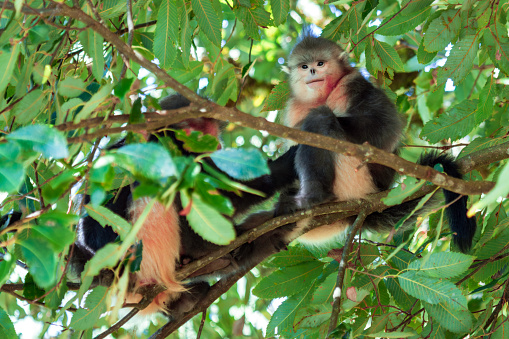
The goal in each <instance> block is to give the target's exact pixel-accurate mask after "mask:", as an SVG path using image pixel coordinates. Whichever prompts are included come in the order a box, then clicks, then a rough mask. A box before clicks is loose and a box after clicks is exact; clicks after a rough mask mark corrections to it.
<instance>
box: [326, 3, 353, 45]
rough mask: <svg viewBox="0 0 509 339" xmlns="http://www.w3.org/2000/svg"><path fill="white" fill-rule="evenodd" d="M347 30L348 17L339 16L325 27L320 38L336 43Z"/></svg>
mask: <svg viewBox="0 0 509 339" xmlns="http://www.w3.org/2000/svg"><path fill="white" fill-rule="evenodd" d="M350 10H351V9H350ZM349 29H350V23H349V21H348V15H346V14H345V15H340V16H338V17H337V18H336V19H334V20H332V21H331V22H329V23H328V24H327V26H325V28H324V29H323V31H322V35H321V36H322V37H324V38H326V39H329V40H332V41H338V40H339V39H341V36H342V35H343V34H344V33H346V32H348V30H349Z"/></svg>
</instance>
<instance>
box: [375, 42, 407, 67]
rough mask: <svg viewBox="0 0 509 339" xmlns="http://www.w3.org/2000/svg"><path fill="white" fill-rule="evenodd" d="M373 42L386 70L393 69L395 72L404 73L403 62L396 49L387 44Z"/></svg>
mask: <svg viewBox="0 0 509 339" xmlns="http://www.w3.org/2000/svg"><path fill="white" fill-rule="evenodd" d="M373 41H374V49H375V52H376V54H377V56H378V57H379V58H380V60H381V61H382V65H383V67H384V69H385V68H391V69H394V70H395V71H399V72H403V71H404V68H403V62H402V61H401V58H400V57H399V55H398V53H397V52H396V50H395V49H394V47H392V46H391V45H389V44H388V43H386V42H383V41H378V40H376V39H373Z"/></svg>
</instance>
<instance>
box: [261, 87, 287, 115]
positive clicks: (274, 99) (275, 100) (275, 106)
mask: <svg viewBox="0 0 509 339" xmlns="http://www.w3.org/2000/svg"><path fill="white" fill-rule="evenodd" d="M289 98H290V86H289V85H288V82H286V81H282V82H280V83H279V84H277V85H276V86H275V87H274V88H273V89H272V91H270V94H269V97H268V98H267V100H266V101H265V105H264V106H263V109H262V112H265V111H275V110H282V109H283V108H285V106H286V102H287V101H288V99H289Z"/></svg>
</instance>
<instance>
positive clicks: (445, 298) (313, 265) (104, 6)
mask: <svg viewBox="0 0 509 339" xmlns="http://www.w3.org/2000/svg"><path fill="white" fill-rule="evenodd" d="M1 8H2V9H1V12H0V13H1V14H0V15H1V17H0V28H1V35H0V76H1V77H2V79H1V81H0V93H2V95H1V96H0V115H1V117H2V119H0V127H1V131H2V134H1V135H0V158H1V159H2V162H1V165H0V191H1V192H5V194H4V196H3V197H4V200H3V201H2V203H1V206H0V207H1V214H2V215H4V218H2V222H3V225H0V243H1V247H2V249H1V250H0V285H2V289H1V293H0V317H1V321H0V324H1V326H0V337H2V338H15V337H17V334H16V333H18V334H19V333H23V335H25V336H27V337H30V336H32V335H34V336H35V335H38V333H39V332H40V334H41V335H42V334H44V333H45V334H46V335H47V336H55V337H69V334H68V333H69V332H70V331H71V330H72V331H73V332H72V334H71V335H70V336H71V337H80V338H81V337H84V338H91V337H92V335H93V334H94V335H98V334H99V333H101V332H103V331H105V330H106V329H108V328H109V327H111V326H112V324H113V323H115V321H116V320H118V319H119V313H118V311H119V308H120V307H121V306H122V305H121V303H119V302H118V300H123V296H124V295H125V293H126V290H127V288H128V278H129V272H128V270H127V269H126V270H121V269H119V265H117V264H118V262H119V261H120V260H123V259H125V258H124V254H125V253H126V252H127V251H128V250H129V249H130V248H131V245H132V244H134V243H135V241H136V232H137V230H138V229H139V228H140V227H141V222H137V223H135V224H134V225H131V223H130V222H129V221H127V220H124V219H122V218H121V217H120V216H118V215H116V214H114V213H113V212H111V211H109V210H108V209H106V208H104V207H103V206H102V205H103V204H104V203H105V202H107V201H108V200H110V199H112V198H113V196H112V194H111V192H112V191H113V190H115V189H118V188H119V187H122V186H125V185H126V184H128V183H131V182H133V181H135V180H136V181H138V182H139V186H138V188H137V189H136V191H135V192H134V194H135V197H143V196H148V197H153V198H157V199H158V200H159V201H161V202H162V203H164V204H166V205H170V204H171V203H172V202H173V200H174V198H175V197H176V195H177V194H180V196H181V198H182V201H183V204H184V206H185V207H186V208H185V211H182V212H184V213H183V215H186V216H187V217H188V220H189V222H190V224H191V226H192V227H193V228H194V230H195V231H196V232H197V233H198V234H200V235H201V236H202V237H204V238H205V239H208V240H210V241H212V242H215V243H218V244H228V243H230V242H231V241H232V240H233V239H234V237H235V232H234V229H233V227H234V226H233V224H232V222H231V221H230V219H229V218H227V216H230V215H232V212H233V211H232V207H231V204H230V202H229V201H228V199H226V198H224V197H222V196H220V195H217V194H216V193H215V192H217V189H223V190H230V191H234V192H237V193H239V194H241V191H243V190H248V188H247V187H245V186H243V185H242V184H240V183H237V182H235V181H233V180H232V179H231V178H228V177H227V176H225V175H223V174H221V173H219V172H217V171H216V170H214V169H212V168H210V167H208V166H207V165H206V163H205V162H203V157H211V158H212V159H214V161H216V162H217V164H218V165H219V167H221V166H223V167H221V168H222V169H223V170H224V171H226V172H227V173H228V174H229V175H230V176H231V177H233V178H234V179H237V180H240V181H242V180H246V179H249V178H252V177H255V176H259V175H262V174H264V173H266V171H267V167H266V164H265V162H264V160H263V159H262V158H261V154H265V155H266V156H269V157H271V156H275V155H278V154H280V153H281V151H282V150H283V149H284V147H281V141H280V140H279V139H278V138H277V137H278V136H279V137H281V136H285V135H286V134H285V133H284V131H283V132H281V131H280V130H278V129H277V128H276V127H274V126H273V125H271V124H269V123H266V122H259V120H257V123H254V122H252V121H253V120H248V119H245V117H244V116H243V115H242V114H241V111H243V112H248V113H249V114H250V115H252V116H255V117H267V118H268V119H269V120H271V121H274V119H275V118H274V117H275V110H281V109H282V108H283V107H284V103H285V101H286V99H287V98H288V95H289V89H288V85H287V84H286V83H285V82H284V80H285V76H284V74H283V73H282V72H281V65H282V64H284V63H285V60H286V57H287V55H288V53H289V52H290V50H291V48H292V46H293V45H294V44H295V42H296V40H297V37H298V35H299V32H301V31H302V28H303V25H304V24H308V25H310V26H309V27H308V29H311V30H315V29H318V27H321V28H323V31H322V33H321V34H322V36H324V37H326V38H329V39H331V40H333V41H336V42H338V43H339V44H340V45H341V46H342V47H343V48H344V49H345V50H346V51H347V52H348V53H349V54H350V56H351V59H352V62H354V63H355V64H356V66H357V67H360V68H361V69H364V70H365V71H367V73H369V74H370V75H371V76H372V77H373V79H372V81H374V82H376V83H377V84H378V85H379V86H380V87H381V88H383V89H384V90H385V91H386V93H387V95H388V96H389V97H390V98H391V99H393V100H394V102H395V103H396V104H397V107H398V109H399V111H400V112H401V114H402V115H403V116H404V118H405V119H406V122H407V124H406V130H405V146H406V147H403V148H402V150H401V152H400V153H401V156H402V157H403V158H406V159H408V160H411V161H415V160H416V159H417V157H418V155H419V154H420V153H421V151H422V150H421V149H419V148H421V147H428V146H429V145H430V144H434V146H436V147H439V148H440V149H442V150H446V149H452V152H454V153H455V154H456V155H459V158H460V159H462V160H464V162H463V163H462V164H463V168H464V169H465V170H468V171H470V172H469V174H468V175H467V177H466V179H468V180H470V181H477V182H478V183H481V182H484V183H486V181H494V182H496V184H495V188H494V189H493V190H492V191H491V192H490V193H489V194H486V195H485V196H483V197H482V198H480V195H471V196H470V201H471V202H472V203H475V204H474V205H473V207H472V208H471V210H470V214H471V215H475V216H476V218H477V224H478V232H477V234H476V236H475V239H474V247H473V248H472V250H471V251H470V253H467V254H461V253H458V252H457V249H455V248H454V246H451V248H450V246H449V244H450V238H451V237H450V232H448V226H447V224H446V223H445V221H444V220H443V217H442V212H443V211H442V209H439V210H436V211H431V212H430V211H428V212H421V211H415V213H417V214H419V217H418V218H417V220H418V223H419V225H420V226H421V227H420V228H417V227H416V228H415V232H414V231H413V230H407V231H406V232H403V231H400V232H398V233H395V234H392V233H391V234H390V236H389V237H387V236H386V234H364V233H363V234H362V237H357V238H356V240H355V241H354V243H353V244H348V246H350V245H351V246H352V251H351V254H350V256H349V257H348V258H347V261H346V263H344V264H345V265H341V266H340V265H338V262H339V261H341V260H340V257H341V255H340V253H341V250H340V251H339V254H338V250H337V248H340V247H341V246H342V245H343V244H342V243H341V242H334V243H331V244H330V248H334V249H335V250H332V251H330V252H329V251H328V250H329V248H310V249H306V248H303V247H302V246H301V245H299V244H292V245H291V246H289V249H288V250H287V251H284V252H281V253H279V254H276V255H275V256H272V257H271V258H269V259H268V260H266V261H265V262H264V263H263V265H261V266H258V267H257V268H256V269H255V270H253V272H252V273H249V274H247V275H246V276H245V277H244V278H242V280H240V283H239V284H238V285H237V288H236V289H235V288H233V289H230V290H228V291H227V292H225V294H224V297H222V298H219V299H218V300H217V301H216V302H215V303H214V304H213V305H212V306H211V307H210V308H209V311H208V315H209V316H208V317H207V318H206V321H205V323H204V327H203V328H202V331H203V332H202V337H204V338H220V337H235V336H240V335H243V334H244V335H246V336H250V337H261V336H263V335H265V336H268V337H269V336H279V337H285V338H323V337H325V336H326V335H327V333H329V327H331V328H332V331H331V332H330V333H329V335H330V336H331V337H338V338H357V337H358V338H363V337H386V338H425V337H426V338H460V337H461V338H462V337H465V336H467V335H469V334H470V335H471V336H470V337H480V336H483V335H487V334H491V338H503V337H504V333H507V330H508V326H509V325H508V324H509V323H508V322H507V319H508V317H507V313H508V312H509V311H508V304H507V301H508V299H509V287H508V286H509V279H508V277H509V246H508V245H507V244H508V243H509V228H508V227H507V225H508V224H509V217H508V216H507V213H506V211H507V208H508V205H507V204H508V203H507V199H506V198H505V197H506V196H507V194H508V192H509V180H507V179H508V166H509V165H507V162H506V161H503V160H504V159H506V158H507V157H508V155H507V149H508V146H507V145H508V144H507V135H508V131H509V109H508V108H509V105H508V101H509V90H508V87H507V86H505V84H506V83H507V79H508V76H509V37H508V27H509V25H508V24H507V20H508V17H509V5H508V4H507V2H504V1H497V0H482V1H471V0H468V1H467V0H466V1H463V2H458V3H452V2H442V1H433V0H402V1H379V0H365V1H357V2H353V1H348V0H341V1H337V2H334V3H330V4H322V3H319V4H316V3H314V2H310V1H304V0H300V1H289V0H271V1H269V2H268V3H265V2H263V1H259V0H239V1H228V0H191V1H190V2H185V1H182V0H154V1H147V0H138V1H130V0H128V1H126V2H122V1H120V2H119V1H112V0H96V1H93V0H92V1H90V0H73V1H71V0H63V1H51V0H50V1H41V0H27V1H4V2H2V6H1ZM451 46H452V47H451ZM167 75H169V76H171V78H170V77H168V76H167ZM183 86H185V87H187V88H188V89H190V90H191V91H188V92H185V93H184V91H185V89H184V87H183ZM169 87H171V88H172V89H169ZM174 91H180V92H181V93H183V94H185V95H186V94H187V95H186V96H190V95H189V93H192V92H197V93H199V94H200V95H201V96H203V97H206V98H208V99H210V100H211V101H213V102H215V103H217V104H218V105H220V106H224V107H225V108H223V109H222V110H221V108H217V106H210V105H208V104H207V101H206V100H201V101H200V100H199V99H197V98H196V97H190V98H189V99H191V101H192V102H193V105H196V106H195V109H194V110H193V111H192V112H191V113H189V114H195V115H196V116H207V114H214V115H213V116H214V117H215V118H217V119H221V120H223V121H226V120H230V121H234V122H237V123H236V124H234V123H229V124H227V125H226V127H225V129H224V132H223V134H222V141H223V146H224V148H226V149H224V148H223V150H219V151H217V148H218V147H217V145H218V143H217V140H215V139H214V138H211V137H210V136H204V135H198V134H186V133H179V132H177V138H179V140H180V141H182V142H183V143H184V144H185V146H184V147H185V148H186V149H187V150H191V151H194V152H199V153H204V155H201V156H199V157H196V158H195V157H190V156H183V155H182V154H181V152H179V151H178V149H177V148H176V147H175V145H174V144H173V143H172V142H171V140H167V139H165V138H162V139H161V142H160V143H159V144H153V143H146V142H145V138H144V136H146V132H153V131H156V130H159V129H162V128H164V126H167V125H168V124H170V123H174V122H177V121H179V120H182V119H184V118H186V117H189V116H184V113H182V115H179V114H180V113H179V112H177V113H175V114H172V115H168V116H166V117H164V116H163V117H161V116H158V115H157V114H155V113H153V112H154V111H155V110H156V109H158V108H159V105H158V103H157V102H158V99H159V98H161V97H164V96H165V95H166V94H168V93H173V92H174ZM366 100H369V98H366ZM211 107H212V108H211ZM214 107H215V108H214ZM233 107H236V108H237V109H238V110H235V109H233ZM211 109H212V110H214V109H216V110H218V111H214V112H212V113H210V112H209V111H207V110H211ZM142 112H143V114H142ZM204 112H205V113H204ZM200 114H201V115H200ZM246 127H251V128H246ZM254 128H256V129H254ZM266 130H267V131H269V130H270V131H271V133H272V131H274V133H272V134H268V133H266V132H265V131H266ZM277 131H279V132H277ZM121 138H126V142H127V145H125V146H122V147H120V148H116V149H110V150H107V149H106V147H105V146H106V145H114V144H115V143H116V142H117V141H118V140H119V139H121ZM301 140H305V139H301ZM412 146H414V147H412ZM463 146H465V147H463ZM230 147H231V148H233V149H230ZM254 150H255V151H254ZM280 150H281V151H280ZM397 169H398V170H399V171H400V172H402V173H403V174H405V173H407V172H406V171H407V169H408V168H406V167H405V168H402V169H399V168H397ZM420 179H428V180H430V178H422V177H421V178H420ZM444 184H447V183H444ZM408 185H410V186H409V187H410V189H406V190H405V188H408ZM426 186H427V185H426V184H425V183H424V181H419V182H417V183H416V181H415V180H414V179H411V178H406V179H405V181H404V184H402V185H401V186H400V187H399V188H397V189H395V190H394V191H393V193H391V195H390V196H389V197H388V198H387V199H386V200H384V201H385V202H386V203H387V204H390V205H397V204H398V203H400V202H401V201H402V199H404V198H405V197H406V196H409V195H410V194H411V193H418V192H420V191H422V187H426ZM464 187H465V186H463V188H464ZM461 189H462V188H460V190H461ZM405 191H406V192H405ZM465 192H466V191H465ZM77 193H87V194H88V195H90V203H87V204H84V203H83V202H81V200H80V199H75V196H76V194H77ZM479 193H480V192H479ZM483 193H487V191H483ZM426 199H429V196H428V197H426ZM191 201H192V204H191V203H190V202H191ZM189 208H190V210H189ZM10 212H14V213H15V214H13V215H12V218H14V215H16V213H18V212H21V213H22V215H23V218H22V219H21V220H20V221H17V222H14V223H12V222H11V223H9V218H11V217H10V216H9V213H10ZM358 212H359V211H357V213H358ZM84 213H88V215H90V216H92V217H93V218H94V219H96V220H97V221H98V222H99V223H101V224H102V225H111V226H113V227H114V229H115V230H116V232H117V233H118V234H119V236H120V239H119V242H115V243H112V244H109V245H108V246H106V247H105V248H103V249H102V250H100V251H99V252H98V253H97V255H96V256H95V257H94V259H93V260H92V261H90V262H89V264H88V265H87V266H86V267H85V271H84V273H83V275H82V277H81V284H79V285H76V284H72V283H71V280H73V279H74V280H75V279H76V277H71V276H68V275H66V273H65V271H66V268H67V260H66V259H67V257H68V256H69V254H70V251H72V246H71V245H72V243H73V242H74V237H75V232H74V231H73V230H74V227H75V225H76V223H77V222H78V220H79V217H80V216H82V214H84ZM354 214H356V213H354ZM140 220H143V215H142V216H141V217H140ZM251 240H252V239H251ZM348 246H347V247H348ZM343 250H344V249H343ZM133 266H136V265H133ZM131 267H132V266H131ZM102 268H112V269H113V270H114V272H115V279H114V282H113V284H112V285H111V286H110V287H109V288H106V287H104V286H97V287H94V288H93V289H92V291H91V292H89V291H88V289H89V287H90V286H91V284H92V278H93V276H95V275H96V274H97V273H98V272H99V271H100V270H101V269H102ZM342 269H346V272H345V275H346V276H345V278H344V280H343V281H344V284H343V285H342V286H343V288H341V289H340V290H339V293H338V290H337V289H336V283H337V272H338V270H342ZM74 280H73V281H74ZM255 286H256V287H255ZM334 296H339V297H340V299H341V303H340V304H341V306H340V310H339V311H340V315H339V321H338V322H337V324H338V325H337V326H336V323H335V322H334V323H333V325H332V326H331V325H330V322H331V313H332V311H333V306H332V305H331V303H332V302H333V299H334ZM275 298H282V299H278V302H271V300H272V299H275ZM114 300H117V303H115V302H114ZM278 304H279V306H277V305H278ZM112 305H113V306H112ZM107 311H108V312H107ZM270 313H272V314H270ZM333 321H334V320H333ZM165 322H166V321H165V319H163V317H156V318H155V319H154V320H153V321H152V322H151V323H148V322H146V323H141V321H139V322H138V324H139V329H138V330H137V331H138V332H136V329H133V327H132V325H131V326H129V325H127V326H126V327H125V328H118V329H116V330H115V332H114V333H113V334H112V336H113V337H126V336H136V337H148V336H149V335H151V334H152V333H154V332H155V331H156V330H157V329H158V328H160V327H161V326H163V325H164V323H165ZM27 324H29V325H27ZM32 327H33V328H34V329H35V330H36V332H37V333H32V334H31V333H27V332H26V331H27V328H32ZM199 328H200V317H195V318H193V319H192V320H191V321H190V322H189V324H187V325H185V327H184V328H182V329H181V330H180V331H179V332H178V333H177V332H176V333H175V334H172V337H179V335H180V336H183V337H187V336H188V335H189V333H190V332H192V333H193V334H194V333H197V332H198V331H199ZM135 332H136V333H135ZM186 333H187V334H186Z"/></svg>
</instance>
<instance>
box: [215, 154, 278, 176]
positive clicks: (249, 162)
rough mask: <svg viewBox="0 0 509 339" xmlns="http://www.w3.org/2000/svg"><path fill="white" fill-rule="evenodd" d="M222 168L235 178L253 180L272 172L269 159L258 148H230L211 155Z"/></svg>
mask: <svg viewBox="0 0 509 339" xmlns="http://www.w3.org/2000/svg"><path fill="white" fill-rule="evenodd" d="M210 158H211V159H212V160H213V161H214V163H215V164H216V166H217V167H219V169H220V170H222V171H223V172H225V173H227V174H228V175H229V176H231V177H232V178H234V179H240V180H251V179H254V178H257V177H259V176H262V175H264V174H270V170H269V167H268V165H267V161H266V160H265V159H264V158H263V156H262V155H261V153H260V151H258V150H256V149H240V148H235V149H234V148H229V149H222V150H219V151H216V152H214V153H212V154H211V155H210Z"/></svg>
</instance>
